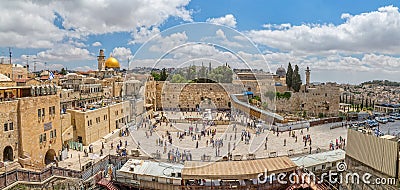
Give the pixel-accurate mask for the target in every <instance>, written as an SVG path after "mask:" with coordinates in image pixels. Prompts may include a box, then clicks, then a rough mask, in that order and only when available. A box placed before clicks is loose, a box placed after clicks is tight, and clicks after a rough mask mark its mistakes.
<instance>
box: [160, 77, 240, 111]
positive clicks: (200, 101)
mask: <svg viewBox="0 0 400 190" xmlns="http://www.w3.org/2000/svg"><path fill="white" fill-rule="evenodd" d="M243 91H244V87H243V86H242V85H241V84H232V83H223V84H218V83H169V82H157V88H156V94H157V95H156V98H157V101H156V102H157V105H156V107H157V109H158V110H160V109H161V108H163V109H170V108H179V107H180V108H183V109H194V108H196V107H202V106H203V107H208V106H210V107H214V108H219V109H229V108H230V101H231V100H230V97H229V95H230V94H241V93H243ZM205 99H207V101H204V100H205ZM208 100H209V101H208Z"/></svg>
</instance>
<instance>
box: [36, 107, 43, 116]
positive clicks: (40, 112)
mask: <svg viewBox="0 0 400 190" xmlns="http://www.w3.org/2000/svg"><path fill="white" fill-rule="evenodd" d="M37 114H38V118H41V117H42V110H41V109H40V108H39V109H38V110H37Z"/></svg>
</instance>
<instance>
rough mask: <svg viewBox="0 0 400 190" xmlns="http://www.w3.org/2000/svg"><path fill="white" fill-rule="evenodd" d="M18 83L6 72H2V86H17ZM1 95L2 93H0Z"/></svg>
mask: <svg viewBox="0 0 400 190" xmlns="http://www.w3.org/2000/svg"><path fill="white" fill-rule="evenodd" d="M15 85H16V83H15V82H14V81H12V80H11V79H10V78H8V77H7V76H6V75H4V74H0V87H9V86H15ZM0 97H1V95H0Z"/></svg>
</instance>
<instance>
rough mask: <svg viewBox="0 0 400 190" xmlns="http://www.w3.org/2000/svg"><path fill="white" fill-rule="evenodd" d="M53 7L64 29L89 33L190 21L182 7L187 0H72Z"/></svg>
mask: <svg viewBox="0 0 400 190" xmlns="http://www.w3.org/2000/svg"><path fill="white" fill-rule="evenodd" d="M53 4H54V7H56V11H57V12H58V13H59V14H60V15H61V16H62V17H63V18H64V22H63V26H64V27H65V28H67V29H74V30H76V31H79V32H88V33H90V34H104V33H111V32H132V31H135V30H136V28H141V27H144V28H146V29H149V28H151V27H154V26H155V27H158V26H159V25H161V24H162V23H164V21H165V20H166V19H168V18H169V17H176V18H180V19H182V20H184V21H192V18H191V11H189V10H187V9H186V8H185V6H186V5H188V4H189V0H168V1H159V0H115V1H112V2H109V1H103V2H99V1H96V0H85V1H80V0H73V1H56V2H54V3H53ZM82 18H85V19H82Z"/></svg>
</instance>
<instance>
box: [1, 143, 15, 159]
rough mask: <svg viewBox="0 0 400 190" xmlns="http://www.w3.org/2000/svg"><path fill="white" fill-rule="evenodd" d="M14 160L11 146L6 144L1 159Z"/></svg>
mask: <svg viewBox="0 0 400 190" xmlns="http://www.w3.org/2000/svg"><path fill="white" fill-rule="evenodd" d="M13 160H14V152H13V149H12V147H11V146H6V147H5V148H4V151H3V161H4V162H6V161H13Z"/></svg>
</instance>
